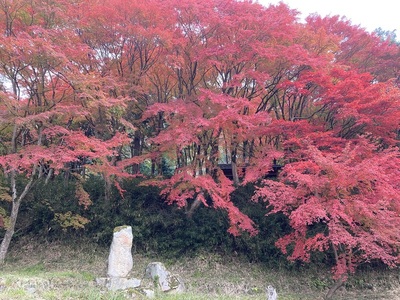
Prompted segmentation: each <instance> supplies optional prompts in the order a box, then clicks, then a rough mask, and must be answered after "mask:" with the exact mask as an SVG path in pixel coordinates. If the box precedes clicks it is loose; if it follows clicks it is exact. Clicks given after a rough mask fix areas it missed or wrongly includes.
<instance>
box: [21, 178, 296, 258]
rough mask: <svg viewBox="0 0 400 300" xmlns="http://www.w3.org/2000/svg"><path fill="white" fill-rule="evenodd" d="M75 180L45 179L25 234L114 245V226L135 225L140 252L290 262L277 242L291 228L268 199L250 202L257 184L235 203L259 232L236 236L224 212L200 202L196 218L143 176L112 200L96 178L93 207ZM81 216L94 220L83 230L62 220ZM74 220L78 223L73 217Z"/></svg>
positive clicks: (26, 216) (25, 214) (27, 210)
mask: <svg viewBox="0 0 400 300" xmlns="http://www.w3.org/2000/svg"><path fill="white" fill-rule="evenodd" d="M75 185H76V182H75V181H74V180H73V179H69V180H68V181H67V180H65V179H64V178H62V177H58V178H55V179H54V181H53V182H52V183H51V184H48V185H45V184H44V183H40V184H38V185H36V186H35V188H34V190H33V192H32V193H31V194H30V196H29V197H28V199H27V201H25V202H24V205H23V207H22V208H21V209H22V210H21V216H20V219H22V220H24V221H23V222H20V223H19V224H20V226H19V227H20V230H19V233H20V234H24V235H25V234H36V235H39V236H41V237H43V238H46V239H54V238H60V237H61V238H64V239H74V238H79V237H82V236H85V237H86V238H90V239H92V240H94V241H96V242H98V243H101V244H103V245H106V246H107V245H109V243H110V242H111V238H112V232H113V229H114V227H116V226H119V225H122V224H129V225H131V226H132V229H133V239H134V248H135V250H136V251H139V252H154V253H157V254H159V255H162V256H165V257H179V256H180V255H182V254H186V255H187V254H196V253H198V252H201V251H218V252H223V253H224V254H228V255H229V254H233V253H235V254H237V255H244V256H246V257H248V258H249V259H250V260H251V261H264V262H268V263H270V264H279V265H282V264H287V262H286V259H285V258H284V257H283V256H282V254H281V252H280V251H279V250H278V249H277V248H276V247H275V246H274V243H275V241H276V240H277V239H278V238H279V237H280V236H282V235H283V234H284V233H286V232H288V230H290V229H289V226H288V222H287V219H286V218H285V217H284V216H283V215H279V214H275V215H271V216H266V213H267V210H266V208H265V203H254V202H251V201H249V199H250V197H251V195H252V194H253V187H252V186H250V185H248V186H245V187H241V188H239V189H237V191H236V192H235V193H234V194H233V195H232V199H233V201H234V202H235V204H236V205H237V206H238V207H239V208H240V209H241V210H242V211H243V212H245V213H246V214H247V215H249V216H250V217H251V218H252V219H253V220H254V222H255V223H256V224H257V226H258V229H259V234H258V235H257V236H255V237H250V236H249V235H247V234H246V233H244V234H242V235H241V236H238V237H234V236H232V235H231V234H229V233H227V229H228V218H227V215H226V213H225V212H224V211H221V210H214V209H212V208H206V207H204V206H200V207H199V208H198V209H197V210H196V211H195V213H194V214H193V215H192V217H191V218H188V217H187V215H186V214H185V211H184V210H183V209H178V208H177V207H176V206H174V205H167V204H165V202H164V201H163V200H162V199H161V198H160V196H159V189H158V188H155V187H153V186H143V185H141V180H140V179H133V180H127V181H125V182H123V183H122V187H123V188H124V189H125V190H126V192H125V194H124V197H121V196H120V194H119V193H118V191H117V190H116V189H115V188H112V190H111V197H110V199H108V200H107V199H106V197H105V193H104V191H105V182H104V180H103V179H102V178H101V177H99V176H91V178H90V179H89V180H87V181H86V182H85V184H84V188H85V190H86V191H87V192H88V193H89V194H90V197H91V199H92V201H93V203H92V205H90V206H89V207H88V208H87V209H85V208H84V207H83V206H80V205H79V204H78V200H77V199H76V198H75V196H74V195H75ZM67 213H69V214H70V215H73V216H80V217H82V218H86V219H88V220H90V222H89V223H88V224H86V225H85V227H84V228H83V229H79V228H78V229H73V226H65V224H64V225H63V224H60V220H59V219H58V220H57V218H56V215H57V214H61V215H65V214H67ZM72 223H73V221H72Z"/></svg>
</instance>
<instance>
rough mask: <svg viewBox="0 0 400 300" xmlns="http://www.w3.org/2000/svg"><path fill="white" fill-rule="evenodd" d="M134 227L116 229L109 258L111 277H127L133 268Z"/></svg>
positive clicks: (108, 273) (108, 271)
mask: <svg viewBox="0 0 400 300" xmlns="http://www.w3.org/2000/svg"><path fill="white" fill-rule="evenodd" d="M132 239H133V235H132V227H131V226H119V227H116V228H115V229H114V235H113V239H112V242H111V248H110V254H109V256H108V270H107V275H108V276H109V277H127V276H128V274H129V272H130V271H131V270H132V267H133V258H132V252H131V251H132Z"/></svg>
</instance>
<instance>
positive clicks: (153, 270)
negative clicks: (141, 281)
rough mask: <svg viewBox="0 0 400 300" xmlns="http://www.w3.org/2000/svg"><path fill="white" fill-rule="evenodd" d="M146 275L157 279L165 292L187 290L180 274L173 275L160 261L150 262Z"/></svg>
mask: <svg viewBox="0 0 400 300" xmlns="http://www.w3.org/2000/svg"><path fill="white" fill-rule="evenodd" d="M144 277H145V278H149V279H152V280H154V281H155V280H157V284H158V286H159V288H160V289H161V290H162V291H163V292H170V291H174V292H177V293H181V292H183V291H184V290H185V285H184V283H183V281H182V280H181V279H180V278H179V277H178V276H174V275H171V274H170V273H169V272H168V271H167V269H166V268H165V266H164V265H163V264H162V263H160V262H152V263H150V264H148V266H147V268H146V271H145V276H144Z"/></svg>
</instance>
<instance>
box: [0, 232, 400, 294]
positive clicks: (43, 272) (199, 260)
mask: <svg viewBox="0 0 400 300" xmlns="http://www.w3.org/2000/svg"><path fill="white" fill-rule="evenodd" d="M107 256H108V249H106V248H102V247H99V246H96V245H93V244H88V243H85V242H73V243H71V244H70V245H68V244H65V243H60V242H58V243H38V242H36V241H33V240H24V241H20V242H18V243H17V244H14V245H13V247H12V249H11V252H10V253H9V256H8V259H7V262H6V264H5V265H4V266H3V267H2V269H1V271H0V300H3V299H4V300H5V299H116V300H117V299H118V300H123V299H126V295H125V294H124V293H121V292H114V293H112V292H107V291H104V290H102V289H101V288H99V287H98V286H96V284H95V282H94V279H95V278H96V277H102V276H104V275H105V273H106V266H107ZM152 261H162V262H163V263H164V264H165V265H166V266H167V269H168V270H169V271H170V272H171V273H173V274H178V275H180V276H181V277H182V278H183V279H184V281H185V283H186V287H187V293H186V294H184V295H180V296H178V295H157V296H156V298H157V299H171V300H174V299H186V300H191V299H193V300H200V299H207V300H208V299H221V300H222V299H255V300H257V299H266V296H265V293H264V289H265V286H266V285H269V284H271V285H273V286H274V287H275V288H276V289H277V291H278V295H279V300H285V299H286V300H289V299H292V300H295V299H302V300H308V299H309V300H315V299H322V296H323V295H324V294H325V292H326V289H327V288H328V287H329V285H330V284H331V282H330V279H329V274H327V273H326V272H325V271H322V270H318V271H315V270H314V271H312V270H304V271H303V272H301V273H300V272H289V271H283V270H271V269H267V268H266V267H265V266H263V265H261V264H253V263H249V262H247V261H245V260H242V259H240V258H238V257H227V256H220V255H216V254H207V253H203V254H200V255H197V256H196V257H192V258H190V257H182V258H181V259H179V260H174V261H172V260H165V259H163V258H161V257H157V256H155V255H152V256H147V255H143V254H140V255H139V254H135V255H134V268H133V271H132V276H133V277H136V278H141V277H142V276H143V272H144V269H145V267H146V265H147V264H148V263H149V262H152ZM399 281H400V275H399V273H398V271H393V272H374V271H369V272H364V273H363V274H359V275H357V276H356V277H355V278H352V279H351V280H349V282H348V283H347V285H346V287H345V288H342V289H341V290H340V291H339V292H338V293H337V296H338V297H337V299H392V300H395V299H400V288H399ZM397 295H399V296H397ZM140 298H141V297H140V296H136V297H135V299H140Z"/></svg>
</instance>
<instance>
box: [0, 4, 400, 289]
mask: <svg viewBox="0 0 400 300" xmlns="http://www.w3.org/2000/svg"><path fill="white" fill-rule="evenodd" d="M0 12H1V15H0V16H1V17H0V22H1V28H2V32H3V33H2V35H1V36H0V39H1V47H0V64H1V69H0V73H1V79H2V81H3V85H2V89H1V96H0V100H1V102H0V105H1V108H2V112H1V115H0V118H1V119H0V120H1V126H2V131H1V138H2V140H1V142H2V148H1V157H0V165H1V166H2V172H3V175H4V177H6V179H7V180H6V181H8V183H9V188H10V190H9V193H10V194H11V196H12V197H11V198H10V197H7V189H6V188H5V187H2V188H1V191H2V195H4V198H5V199H8V200H9V201H11V203H12V205H13V207H14V209H13V210H12V214H11V219H12V220H14V221H13V222H11V223H10V224H9V225H8V229H7V230H8V233H7V234H6V238H4V239H3V243H2V246H1V249H0V254H1V255H2V256H1V257H0V260H4V255H5V253H6V249H7V248H8V243H9V241H10V239H11V236H12V232H13V228H14V226H15V220H16V215H17V213H18V207H19V205H20V203H21V201H22V200H23V198H24V196H25V195H26V193H27V192H29V190H30V189H31V187H32V185H33V184H34V182H35V181H36V180H38V179H41V178H43V179H44V180H47V181H49V180H51V177H52V175H53V174H54V173H57V172H66V173H68V172H69V173H71V166H73V165H74V166H79V168H81V170H85V169H87V168H90V169H91V171H92V172H96V173H98V174H102V175H103V177H104V179H106V193H107V191H109V190H110V187H111V184H112V183H113V180H112V179H115V178H117V177H120V176H130V175H134V176H140V175H142V176H144V175H145V174H140V165H141V164H142V165H143V164H144V163H146V164H149V165H150V172H149V174H147V175H150V178H149V180H148V181H147V183H148V184H154V185H158V186H160V187H162V192H161V193H162V196H163V197H165V199H166V201H167V202H168V203H170V204H176V205H178V206H179V207H182V208H183V207H184V208H185V209H186V211H187V214H188V216H189V217H190V216H191V215H192V214H193V213H195V209H196V207H198V206H199V205H205V206H208V207H214V208H217V209H223V210H225V211H226V212H227V215H228V217H229V220H230V223H231V227H230V228H229V232H231V233H232V234H235V235H238V234H240V233H242V232H243V231H247V232H249V233H250V234H256V233H257V226H256V224H254V223H253V221H252V220H251V219H250V218H249V217H248V216H246V215H245V214H243V213H242V212H241V211H240V210H239V209H238V208H237V207H236V206H235V205H234V203H233V202H232V201H231V198H230V195H231V193H232V192H233V191H234V190H235V189H236V188H237V186H238V185H240V184H246V183H252V184H253V185H255V186H256V187H257V188H258V189H257V192H256V194H255V196H254V198H253V200H257V201H266V203H267V206H268V207H272V213H277V212H283V213H285V214H286V215H287V216H288V217H289V219H290V222H291V223H290V224H291V226H292V228H293V232H292V233H291V234H289V235H288V236H285V237H283V238H281V239H280V240H279V241H278V242H277V245H278V246H279V247H280V248H281V249H282V251H283V252H284V253H287V254H288V256H289V258H290V259H293V260H294V259H299V260H303V261H309V259H310V255H311V253H312V252H314V251H324V252H328V253H330V254H331V255H332V256H333V257H334V258H335V261H336V265H335V267H334V269H333V273H334V276H335V278H336V279H338V285H339V284H340V283H342V282H343V280H345V278H346V276H348V275H349V274H350V273H352V272H354V271H355V268H356V266H357V265H359V264H361V263H363V262H368V261H369V260H374V259H378V260H381V261H383V262H384V263H386V264H387V265H389V266H394V265H396V264H398V246H399V245H398V242H399V236H398V234H397V233H396V231H395V227H394V226H396V225H397V224H398V223H399V214H398V209H399V205H398V202H399V196H398V195H399V191H398V189H399V186H398V184H397V183H396V182H397V180H396V179H397V178H398V176H399V174H398V169H396V163H398V159H399V156H398V147H399V143H398V139H399V126H400V124H399V120H400V111H399V107H400V105H399V99H400V95H399V85H398V76H399V61H400V60H399V59H398V57H399V53H400V50H399V45H398V44H396V43H393V41H391V40H390V39H386V40H384V39H382V37H380V36H378V35H377V34H375V33H368V32H367V31H365V30H364V29H362V28H360V27H359V26H354V25H352V24H351V22H350V21H349V20H347V19H345V18H340V17H337V16H333V17H320V16H318V15H311V16H309V17H308V18H307V19H306V22H305V23H300V22H298V19H297V12H296V11H295V10H291V9H290V8H289V7H288V6H287V5H285V4H282V3H281V4H279V5H271V6H269V7H263V6H261V5H260V4H258V3H254V2H252V1H234V0H213V1H196V0H180V1H176V0H168V1H160V0H149V1H146V2H143V1H140V0H132V1H128V2H127V1H123V0H102V1H98V0H88V1H73V2H70V3H68V2H65V1H57V0H54V1H40V0H37V1H24V0H19V1H3V2H2V3H0ZM165 161H168V162H169V164H170V166H169V167H170V169H172V170H173V174H172V176H169V177H168V176H164V175H165V174H163V172H164V171H163V163H165ZM276 163H279V164H280V165H282V171H281V173H280V175H279V177H278V178H276V179H274V180H269V179H267V177H268V172H269V171H270V170H272V168H273V167H274V164H276ZM220 164H229V165H230V167H231V168H232V174H233V180H230V179H228V178H227V177H226V176H225V174H224V173H223V171H222V170H221V168H220V166H219V165H220ZM82 173H83V172H82ZM19 174H20V175H21V176H22V175H23V176H24V177H25V182H27V183H26V185H25V188H24V189H23V190H22V191H20V190H17V189H16V188H15V187H16V179H17V177H18V176H17V175H19ZM82 180H83V179H82ZM79 182H81V181H79V180H78V183H77V184H78V185H77V197H78V198H79V199H81V202H82V204H83V205H89V204H90V200H89V199H88V197H87V195H86V194H85V191H84V190H83V188H82V186H81V185H79V184H80V183H79ZM115 184H116V185H117V187H118V188H119V190H120V192H122V189H121V188H120V187H119V186H118V181H115ZM396 184H397V185H396ZM3 191H6V192H3ZM105 198H106V199H107V200H108V201H111V195H110V194H107V195H106V197H105ZM249 200H250V199H249ZM64 217H68V216H59V219H60V220H61V219H62V220H63V222H64V221H65V223H68V222H67V221H68V220H64V219H63V218H64ZM69 217H70V218H71V219H72V218H73V217H74V216H69ZM74 220H80V219H79V218H75V219H74ZM81 222H82V223H83V222H84V221H83V220H81ZM388 222H390V223H388ZM1 223H3V224H5V222H4V220H3V219H0V224H1ZM368 247H370V248H368ZM289 248H293V250H292V251H289ZM338 285H337V286H338ZM333 291H334V289H332V292H333ZM332 292H331V293H332ZM328 296H329V295H328Z"/></svg>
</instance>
